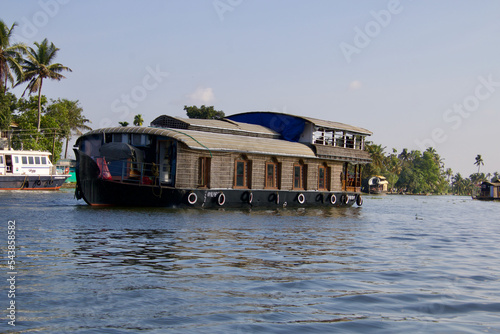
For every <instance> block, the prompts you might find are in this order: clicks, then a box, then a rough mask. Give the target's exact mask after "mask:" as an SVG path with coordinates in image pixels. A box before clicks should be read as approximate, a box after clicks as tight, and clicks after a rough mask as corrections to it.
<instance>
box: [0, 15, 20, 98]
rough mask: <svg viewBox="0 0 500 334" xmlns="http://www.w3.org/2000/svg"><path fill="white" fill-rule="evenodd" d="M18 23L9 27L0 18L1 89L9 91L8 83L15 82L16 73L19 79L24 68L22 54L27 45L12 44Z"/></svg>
mask: <svg viewBox="0 0 500 334" xmlns="http://www.w3.org/2000/svg"><path fill="white" fill-rule="evenodd" d="M16 25H17V24H16V23H13V24H12V26H11V27H10V28H9V26H7V25H6V24H5V23H4V22H3V21H2V20H0V91H1V92H3V93H5V92H6V91H7V83H8V82H10V83H11V84H13V83H14V75H13V72H14V74H15V76H16V77H17V79H19V78H20V77H21V73H22V69H21V65H20V64H19V60H20V59H21V55H22V54H23V53H25V51H26V46H25V45H24V44H21V43H17V44H13V45H11V38H12V36H13V35H14V28H15V27H16Z"/></svg>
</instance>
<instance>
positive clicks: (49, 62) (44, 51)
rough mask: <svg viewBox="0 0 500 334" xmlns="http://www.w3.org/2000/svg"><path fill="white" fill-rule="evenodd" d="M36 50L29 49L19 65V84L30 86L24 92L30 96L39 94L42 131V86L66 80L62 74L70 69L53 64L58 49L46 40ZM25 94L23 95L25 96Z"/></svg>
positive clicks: (39, 121) (39, 126) (36, 44)
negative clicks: (48, 80)
mask: <svg viewBox="0 0 500 334" xmlns="http://www.w3.org/2000/svg"><path fill="white" fill-rule="evenodd" d="M34 44H35V46H36V49H34V48H32V47H29V48H27V49H26V52H25V53H26V54H25V56H26V57H25V58H21V59H20V60H19V63H20V64H21V66H22V75H21V76H20V78H19V80H18V82H17V84H16V86H17V85H19V84H21V83H24V82H27V83H28V86H27V87H26V89H25V90H24V93H25V92H26V91H28V92H29V94H32V93H35V92H38V99H39V101H38V102H39V103H38V123H37V129H38V131H40V128H41V127H42V125H41V116H42V108H41V101H40V99H41V94H42V85H43V80H44V79H51V80H57V81H59V80H61V79H64V78H65V76H63V75H62V74H61V72H62V71H70V72H71V69H70V68H69V67H66V66H63V65H62V64H59V63H53V61H54V60H55V58H56V56H57V52H58V51H59V49H58V48H56V46H55V45H54V43H50V45H49V41H48V40H47V39H46V38H45V39H44V40H43V41H42V42H41V43H38V42H35V43H34ZM24 93H23V95H24Z"/></svg>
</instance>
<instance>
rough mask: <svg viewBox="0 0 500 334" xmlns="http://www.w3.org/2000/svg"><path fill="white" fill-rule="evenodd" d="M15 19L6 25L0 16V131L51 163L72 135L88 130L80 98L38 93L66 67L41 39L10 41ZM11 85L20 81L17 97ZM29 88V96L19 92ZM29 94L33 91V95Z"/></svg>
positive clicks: (13, 144)
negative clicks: (45, 153)
mask: <svg viewBox="0 0 500 334" xmlns="http://www.w3.org/2000/svg"><path fill="white" fill-rule="evenodd" d="M15 27H16V23H14V24H12V25H11V26H10V27H9V26H8V25H7V24H5V23H4V21H2V20H0V130H1V131H2V132H3V133H4V136H5V134H7V137H8V147H9V148H13V149H25V150H41V151H49V152H52V154H53V158H52V159H53V162H55V161H57V159H58V158H59V156H60V155H61V152H62V150H63V148H62V147H63V142H64V141H65V142H66V152H65V157H66V155H67V150H68V142H69V140H70V139H71V137H72V135H74V134H81V131H82V130H88V129H90V128H89V127H88V126H87V123H90V121H89V120H88V119H86V118H85V116H84V115H83V109H82V108H81V106H80V105H79V101H71V100H68V99H62V98H58V99H56V100H50V101H48V100H47V98H46V97H45V96H44V95H42V87H43V83H44V80H56V81H60V80H62V79H64V78H65V77H64V76H63V75H62V74H61V73H62V72H65V71H66V72H71V69H70V68H69V67H67V66H64V65H62V64H60V63H56V62H55V59H56V57H57V54H58V51H59V48H57V47H56V46H55V45H54V43H50V42H49V41H48V40H47V39H46V38H45V39H44V40H43V41H42V42H34V43H33V47H31V46H27V45H25V44H23V43H12V38H13V32H14V29H15ZM9 84H10V87H11V88H13V87H17V86H20V85H23V84H25V85H26V87H25V89H24V91H23V94H22V96H21V98H19V99H18V98H17V97H16V96H15V95H14V94H13V93H11V92H9ZM26 93H28V96H29V97H24V96H25V94H26ZM31 94H36V96H32V95H31Z"/></svg>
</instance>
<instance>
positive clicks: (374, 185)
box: [361, 175, 389, 194]
mask: <svg viewBox="0 0 500 334" xmlns="http://www.w3.org/2000/svg"><path fill="white" fill-rule="evenodd" d="M388 184H389V182H387V179H386V178H385V176H382V175H375V176H372V177H370V178H366V179H363V181H362V182H361V191H362V192H365V193H368V194H384V193H386V192H387V186H388Z"/></svg>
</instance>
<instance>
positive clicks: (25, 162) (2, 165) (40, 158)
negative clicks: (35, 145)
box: [0, 150, 52, 175]
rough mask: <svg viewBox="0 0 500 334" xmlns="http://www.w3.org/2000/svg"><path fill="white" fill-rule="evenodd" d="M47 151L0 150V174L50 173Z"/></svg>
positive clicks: (50, 164)
mask: <svg viewBox="0 0 500 334" xmlns="http://www.w3.org/2000/svg"><path fill="white" fill-rule="evenodd" d="M49 156H50V153H49V152H41V151H16V150H0V175H51V173H52V163H51V162H50V159H49Z"/></svg>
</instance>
